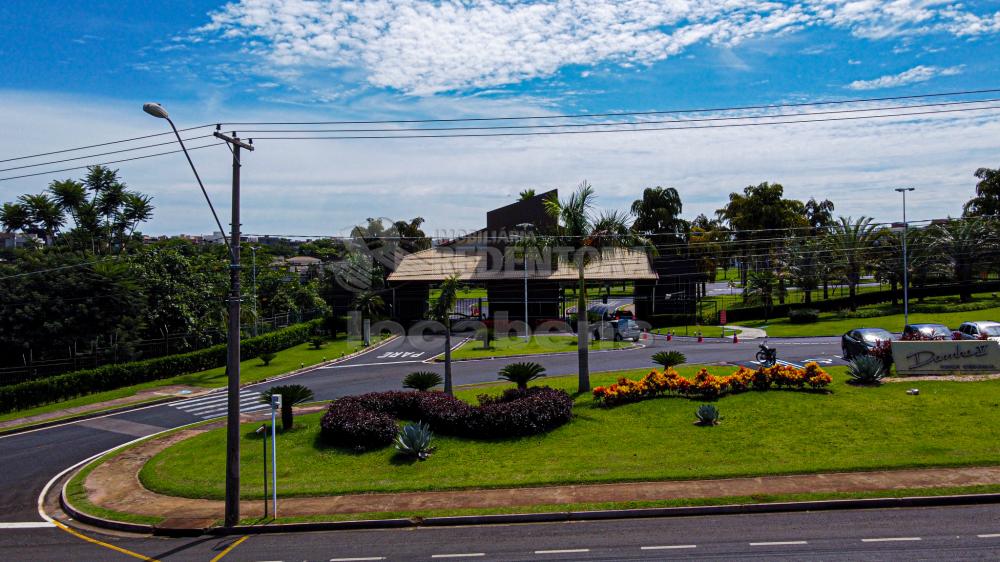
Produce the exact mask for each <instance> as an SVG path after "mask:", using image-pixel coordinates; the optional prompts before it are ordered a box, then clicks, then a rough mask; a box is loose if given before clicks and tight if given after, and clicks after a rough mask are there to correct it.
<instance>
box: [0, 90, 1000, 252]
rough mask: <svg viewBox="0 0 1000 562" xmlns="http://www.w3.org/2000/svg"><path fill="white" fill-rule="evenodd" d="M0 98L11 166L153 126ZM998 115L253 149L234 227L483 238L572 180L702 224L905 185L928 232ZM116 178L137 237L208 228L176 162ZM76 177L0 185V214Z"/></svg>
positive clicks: (221, 202)
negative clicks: (489, 223)
mask: <svg viewBox="0 0 1000 562" xmlns="http://www.w3.org/2000/svg"><path fill="white" fill-rule="evenodd" d="M0 97H2V98H3V99H4V103H3V104H0V122H2V123H4V124H5V127H6V130H8V131H9V132H10V134H8V135H3V136H0V153H3V154H7V155H9V156H8V157H14V156H20V155H22V154H29V153H35V152H44V151H48V150H53V149H59V148H65V147H64V146H59V145H54V144H53V140H52V138H53V137H52V134H51V133H52V131H59V132H60V138H65V139H72V142H71V143H70V144H80V145H82V144H90V143H93V142H101V141H106V140H109V139H115V138H123V137H130V136H138V135H141V134H148V133H151V132H153V133H155V132H159V131H161V130H163V129H162V127H163V126H164V123H163V122H162V121H156V120H154V119H152V118H149V117H148V116H146V115H145V114H143V113H142V112H141V111H140V107H141V103H139V102H138V101H128V102H126V103H122V102H121V101H120V100H94V99H81V98H75V97H68V96H61V97H52V96H45V95H41V94H39V93H37V92H30V93H28V92H24V93H19V92H10V91H0ZM432 99H433V100H436V98H432ZM433 103H439V102H436V101H435V102H433ZM468 103H469V104H470V105H469V106H466V108H467V110H468V111H469V113H470V114H471V113H473V109H469V108H476V109H478V111H480V112H482V113H483V114H497V113H508V112H511V111H516V112H517V113H519V114H522V115H523V114H528V113H536V114H539V113H545V111H544V110H543V109H540V108H538V107H534V108H529V107H524V106H522V107H520V108H513V107H510V106H507V105H503V106H501V107H492V106H491V105H490V104H492V103H496V104H506V103H510V102H509V100H508V101H495V100H494V101H489V100H482V99H478V100H475V101H469V102H468ZM169 109H170V110H171V113H172V114H173V115H174V116H175V117H177V118H178V119H181V121H180V122H179V123H178V125H179V126H183V125H191V124H195V123H203V122H211V121H214V120H215V119H220V120H227V119H230V120H237V119H245V118H246V117H247V116H246V115H245V114H244V115H234V114H225V113H224V111H223V112H220V114H218V116H216V117H214V119H212V118H208V115H209V113H207V112H206V113H202V111H207V110H204V109H203V108H202V107H201V104H200V103H192V104H191V105H189V106H186V107H185V106H174V105H172V106H171V107H170V108H169ZM310 115H311V116H312V117H320V116H321V114H314V113H307V112H298V113H292V112H285V113H284V114H278V113H273V114H268V113H266V112H255V113H254V117H255V119H258V118H259V119H260V120H263V121H269V120H274V121H277V120H283V119H280V118H279V116H283V117H285V118H286V119H289V118H290V119H293V120H295V119H300V118H303V117H308V116H310ZM956 115H961V116H960V117H956ZM977 115H978V116H977ZM996 115H997V113H996V112H992V113H989V114H973V113H970V114H951V115H938V116H928V117H913V118H909V119H884V120H872V121H853V122H848V121H845V122H839V123H823V124H799V125H785V126H774V127H745V128H735V129H708V130H687V131H673V132H647V133H628V134H601V135H570V136H551V137H527V138H492V139H447V140H443V139H437V140H427V139H424V140H415V141H405V140H382V141H372V140H366V141H314V142H286V141H266V140H257V141H255V143H254V144H255V146H256V147H257V150H255V151H254V152H253V153H251V154H247V155H245V156H244V161H243V164H244V168H243V224H244V230H245V231H246V232H249V233H259V234H266V233H272V234H305V235H329V234H336V233H342V232H345V231H346V230H347V229H348V228H349V227H350V226H351V225H353V224H356V223H357V222H360V221H363V220H364V218H365V217H376V216H386V217H391V218H401V217H405V218H410V217H413V216H418V215H419V216H423V217H424V218H426V219H427V228H428V229H430V230H432V231H433V230H438V229H442V230H445V229H472V228H478V227H481V226H482V225H483V222H484V220H485V211H487V210H488V209H492V208H495V207H499V206H501V205H504V204H507V203H509V202H510V201H512V200H513V198H515V197H516V195H517V193H518V191H520V190H522V189H525V188H528V187H533V188H537V189H541V188H549V187H555V188H559V189H560V190H562V191H564V192H565V191H566V190H568V189H572V188H573V187H574V186H575V185H576V184H578V183H579V182H580V181H581V180H583V179H588V180H590V181H591V182H592V183H593V184H594V186H595V187H596V188H597V192H598V195H599V198H600V199H599V202H598V203H599V206H601V207H609V208H619V209H626V208H628V206H629V204H630V203H631V201H632V200H633V199H635V198H636V197H638V195H639V194H640V193H641V190H642V188H644V187H648V186H654V185H663V186H668V185H669V186H676V187H677V188H678V189H679V190H680V192H681V195H682V197H683V201H684V210H685V212H684V214H685V216H686V217H689V218H692V217H694V216H695V215H697V214H698V213H702V212H703V213H708V214H711V213H712V212H714V210H715V209H717V208H718V207H720V206H721V205H723V204H724V203H725V201H726V198H727V195H728V194H729V193H730V192H732V191H738V190H741V189H742V188H743V187H744V186H746V185H749V184H756V183H759V182H761V181H778V182H780V183H782V184H783V185H784V186H785V187H786V189H787V193H788V195H789V196H792V197H797V198H805V199H808V198H809V197H810V196H816V197H829V198H830V199H832V200H833V201H834V202H835V203H836V205H837V213H839V214H843V215H845V216H846V215H854V216H857V215H860V214H865V215H869V216H874V217H875V218H876V219H877V220H879V221H892V220H897V219H898V216H899V206H898V202H897V201H896V200H895V199H894V196H895V194H894V193H893V192H892V191H891V189H892V188H893V187H898V186H899V185H912V186H915V187H917V189H918V191H917V192H916V193H915V194H914V197H913V198H912V199H911V198H909V197H908V198H907V205H908V212H909V213H910V216H911V217H912V218H913V219H914V220H920V219H929V218H938V217H942V216H947V215H948V214H951V215H957V214H959V213H960V212H961V204H962V203H963V202H964V201H965V200H967V199H968V198H969V197H971V196H972V195H973V194H974V186H975V181H976V180H975V178H974V177H973V176H972V172H973V171H974V170H975V169H976V168H979V167H982V166H989V167H996V165H997V158H996V149H995V141H994V139H996V138H997V137H998V136H1000V121H998V120H997V119H996ZM322 116H323V117H327V118H328V117H329V116H328V115H322ZM192 144H193V143H192ZM154 150H158V149H151V150H150V151H154ZM67 156H68V155H67ZM192 157H193V158H194V161H195V164H196V165H197V166H198V169H199V172H200V173H201V175H202V178H203V179H204V180H205V183H206V187H207V188H208V190H209V192H210V193H211V195H212V198H213V200H214V202H215V205H216V208H217V210H218V212H219V215H220V216H221V217H223V219H224V220H225V217H226V216H228V206H229V174H230V156H229V152H228V151H226V149H225V148H222V147H217V148H212V149H205V150H198V151H194V152H192ZM68 165H70V164H64V165H63V166H68ZM4 167H6V166H4ZM115 167H119V168H120V169H121V172H122V174H123V176H124V178H125V180H126V181H127V182H128V183H129V185H130V186H131V187H133V188H134V189H138V190H141V191H143V192H146V193H150V194H152V195H153V196H154V205H156V208H157V209H156V212H155V214H154V219H153V221H152V222H151V223H149V224H148V225H146V227H145V228H144V229H143V230H144V231H146V232H147V233H151V234H161V233H164V234H171V233H173V234H176V233H181V232H185V233H207V232H210V231H211V230H213V224H212V218H211V215H210V214H209V212H208V210H207V208H206V206H205V203H204V201H203V200H202V198H201V194H200V192H199V190H198V187H197V185H196V184H195V183H194V180H193V178H192V176H191V172H190V170H189V169H188V168H187V163H186V162H185V160H184V158H183V156H182V155H180V154H172V155H169V156H164V157H160V158H152V159H149V160H138V161H134V162H128V163H121V164H117V165H115ZM80 173H81V172H79V171H77V172H63V173H60V174H55V175H54V176H51V177H50V176H41V177H36V178H26V179H22V180H16V181H10V182H0V202H3V201H11V200H13V199H14V198H16V197H17V196H18V195H19V194H22V193H29V192H30V193H37V192H39V191H41V190H42V189H44V188H45V186H46V185H47V184H48V183H49V181H51V180H52V179H63V178H66V177H78V176H79V175H80ZM0 175H2V176H6V175H8V174H0Z"/></svg>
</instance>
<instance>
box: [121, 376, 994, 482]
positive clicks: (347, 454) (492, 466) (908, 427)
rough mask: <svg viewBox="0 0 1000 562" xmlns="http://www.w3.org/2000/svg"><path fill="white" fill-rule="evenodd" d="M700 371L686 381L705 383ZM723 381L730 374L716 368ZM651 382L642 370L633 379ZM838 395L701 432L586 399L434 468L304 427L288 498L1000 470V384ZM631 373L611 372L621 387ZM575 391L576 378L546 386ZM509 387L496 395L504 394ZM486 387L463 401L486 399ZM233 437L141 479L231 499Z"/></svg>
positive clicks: (181, 453)
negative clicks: (333, 444) (562, 419)
mask: <svg viewBox="0 0 1000 562" xmlns="http://www.w3.org/2000/svg"><path fill="white" fill-rule="evenodd" d="M696 368H697V366H682V367H681V368H680V369H679V371H681V373H682V374H684V375H687V376H689V377H690V376H693V374H694V371H695V369H696ZM712 370H713V372H717V374H728V369H726V370H723V369H720V368H713V369H712ZM644 372H645V371H644V370H639V371H632V372H630V373H626V374H629V375H631V376H633V377H637V376H640V375H642V374H644ZM830 372H831V374H832V375H833V376H834V384H833V385H831V386H830V389H831V390H832V393H830V394H819V393H810V392H794V391H779V390H773V391H769V392H748V393H744V394H739V395H735V396H727V397H724V398H722V399H720V400H718V401H717V405H718V407H719V409H720V410H721V412H722V416H723V421H722V424H721V425H719V426H717V427H699V426H695V425H693V423H692V422H693V421H694V412H695V409H696V408H697V406H698V404H699V402H698V401H694V400H688V399H684V398H662V399H656V400H648V401H645V402H640V403H636V404H629V405H625V406H620V407H617V408H612V409H604V408H595V407H593V406H592V400H591V398H590V396H589V395H583V396H577V397H576V408H575V414H576V416H575V418H574V420H573V421H572V422H571V423H569V424H567V425H565V426H563V427H561V428H558V429H556V430H554V431H552V432H550V433H548V434H545V435H539V436H533V437H527V438H522V439H509V440H497V441H479V440H467V439H459V438H452V437H446V436H439V437H437V438H436V444H437V446H438V450H437V452H436V453H435V454H434V455H433V456H432V457H431V458H430V459H429V460H428V461H426V462H418V463H413V464H410V463H406V462H399V461H397V460H395V459H394V451H393V449H392V447H387V448H385V449H381V450H377V451H371V452H365V453H356V452H353V451H347V450H341V449H337V448H330V447H327V446H324V445H323V444H322V442H321V440H320V439H318V436H319V420H320V417H321V414H318V413H317V414H311V415H306V416H302V417H300V418H298V420H297V422H296V423H297V428H296V429H295V430H293V431H291V432H289V433H288V434H285V435H282V436H280V437H279V438H278V439H279V440H278V446H279V449H280V451H281V452H280V453H279V458H280V459H281V461H280V462H279V467H278V471H279V474H278V480H279V482H280V483H281V484H280V489H281V493H282V495H285V496H296V495H299V496H302V495H331V494H340V493H358V492H391V491H418V490H431V489H461V488H476V487H505V486H530V485H546V484H565V483H596V482H615V481H636V480H665V479H685V478H721V477H735V476H749V475H767V474H788V473H809V472H825V471H852V470H872V469H882V468H911V467H922V466H961V465H992V464H997V463H998V462H1000V441H998V440H997V439H996V438H995V437H994V436H995V435H997V433H998V432H1000V380H994V381H984V382H976V383H958V382H947V381H941V382H921V383H919V384H917V386H919V388H920V395H919V396H908V395H906V394H905V390H906V388H908V386H904V385H899V384H887V385H884V386H881V387H878V388H855V387H851V386H849V385H846V384H844V383H843V381H844V379H845V375H844V368H842V367H837V368H833V369H831V370H830ZM616 376H617V374H611V373H600V374H595V375H594V376H593V383H594V384H595V385H597V384H607V383H609V382H611V381H613V380H614V379H615V378H616ZM544 382H545V383H546V384H549V385H551V386H555V387H560V388H565V389H568V390H572V389H573V388H574V387H575V384H576V378H575V377H573V376H570V377H559V378H550V379H546V380H544ZM501 388H504V386H503V385H497V386H494V387H492V389H493V391H495V392H496V391H499V389H501ZM482 392H483V389H482V388H475V389H465V390H463V391H461V392H460V393H459V396H461V397H462V398H464V399H466V400H475V398H474V395H476V394H480V393H482ZM257 425H259V424H246V425H245V426H244V427H243V435H244V438H243V441H244V442H243V447H242V449H241V450H242V464H241V466H242V470H243V480H242V482H243V486H244V488H243V496H244V497H246V498H260V497H261V496H262V490H261V489H260V483H259V481H258V480H257V476H258V472H259V470H260V467H261V461H262V459H261V457H260V455H261V452H260V442H259V440H258V438H257V437H256V436H255V435H254V433H253V431H254V430H255V429H256V427H257ZM224 444H225V431H224V429H218V430H213V431H210V432H207V433H205V434H203V435H200V436H197V437H194V438H192V439H189V440H187V441H184V442H183V443H181V444H178V445H177V446H174V447H171V448H169V449H167V450H165V451H163V452H161V453H160V454H158V455H157V456H155V457H154V458H153V459H151V460H150V462H149V463H147V465H146V466H145V467H144V468H143V470H142V472H141V474H140V478H141V479H142V482H143V484H144V485H146V486H147V487H149V488H150V489H153V490H156V491H159V492H163V493H166V494H172V495H180V496H188V497H204V498H216V499H218V498H222V497H223V487H224V479H222V478H221V477H220V476H219V475H221V474H223V468H224V464H225V446H224Z"/></svg>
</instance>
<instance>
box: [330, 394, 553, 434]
mask: <svg viewBox="0 0 1000 562" xmlns="http://www.w3.org/2000/svg"><path fill="white" fill-rule="evenodd" d="M572 416H573V399H572V398H571V397H570V396H569V394H567V393H566V392H565V391H563V390H556V389H553V388H549V387H547V386H543V387H533V388H528V389H523V390H522V389H509V390H507V391H505V392H504V393H503V394H501V395H500V396H497V397H491V396H486V395H483V396H480V397H479V405H478V406H473V405H471V404H469V403H467V402H464V401H462V400H460V399H458V398H455V397H454V396H450V395H448V394H444V393H442V392H405V391H390V392H372V393H369V394H362V395H360V396H347V397H344V398H341V399H339V400H337V401H335V402H333V403H332V404H330V409H329V410H328V411H327V413H326V415H324V416H323V419H322V421H321V423H320V427H321V431H322V434H323V438H324V439H326V440H327V441H328V442H329V443H331V444H333V445H337V446H342V447H354V448H362V449H369V448H376V447H384V446H386V445H388V444H390V443H392V440H393V439H394V438H395V437H396V420H397V419H398V418H403V419H408V420H414V421H422V422H424V423H426V424H428V425H429V426H430V427H431V429H433V430H434V431H436V432H440V433H442V434H446V435H455V436H458V437H470V438H476V439H499V438H506V437H520V436H525V435H534V434H537V433H544V432H546V431H551V430H552V429H555V428H556V427H559V426H560V425H562V424H564V423H566V422H568V421H569V420H570V418H571V417H572Z"/></svg>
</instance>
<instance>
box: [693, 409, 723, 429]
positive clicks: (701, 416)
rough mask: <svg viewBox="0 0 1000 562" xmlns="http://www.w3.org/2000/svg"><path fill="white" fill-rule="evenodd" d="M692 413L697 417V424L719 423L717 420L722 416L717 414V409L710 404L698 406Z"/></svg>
mask: <svg viewBox="0 0 1000 562" xmlns="http://www.w3.org/2000/svg"><path fill="white" fill-rule="evenodd" d="M694 415H695V417H696V418H698V425H719V420H721V419H722V416H720V415H719V409H718V408H716V407H715V406H713V405H711V404H702V405H701V406H698V410H697V411H696V412H695V413H694Z"/></svg>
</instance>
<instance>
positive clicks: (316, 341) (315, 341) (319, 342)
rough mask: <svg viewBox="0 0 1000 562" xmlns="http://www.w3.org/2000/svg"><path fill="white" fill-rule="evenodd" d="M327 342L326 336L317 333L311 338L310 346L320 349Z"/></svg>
mask: <svg viewBox="0 0 1000 562" xmlns="http://www.w3.org/2000/svg"><path fill="white" fill-rule="evenodd" d="M325 343H326V338H325V337H323V336H318V335H317V336H312V337H310V338H309V347H311V348H313V349H320V348H322V347H323V344H325Z"/></svg>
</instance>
